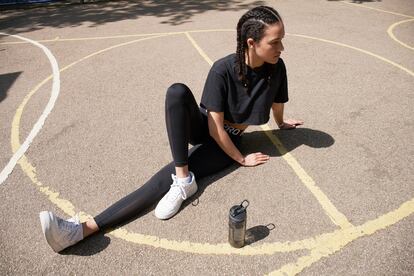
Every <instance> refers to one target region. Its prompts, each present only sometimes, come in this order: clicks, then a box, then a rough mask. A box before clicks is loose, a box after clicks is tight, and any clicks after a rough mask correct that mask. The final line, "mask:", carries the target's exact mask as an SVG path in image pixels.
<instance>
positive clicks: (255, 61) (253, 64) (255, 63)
mask: <svg viewBox="0 0 414 276" xmlns="http://www.w3.org/2000/svg"><path fill="white" fill-rule="evenodd" d="M245 62H246V64H247V65H248V66H249V67H250V68H252V69H254V68H257V67H260V66H262V65H263V64H264V61H263V60H262V59H260V58H257V56H256V55H254V54H253V53H252V52H251V51H248V52H247V53H246V54H245Z"/></svg>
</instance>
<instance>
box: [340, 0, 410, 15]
mask: <svg viewBox="0 0 414 276" xmlns="http://www.w3.org/2000/svg"><path fill="white" fill-rule="evenodd" d="M341 2H342V3H345V4H348V5H352V6H355V7H358V8H365V9H370V10H374V11H379V12H384V13H389V14H394V15H399V16H404V17H408V18H414V16H411V15H406V14H402V13H398V12H392V11H386V10H382V9H377V8H372V7H368V6H365V5H361V4H355V3H350V2H346V1H341Z"/></svg>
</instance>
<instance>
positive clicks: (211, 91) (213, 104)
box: [200, 69, 226, 112]
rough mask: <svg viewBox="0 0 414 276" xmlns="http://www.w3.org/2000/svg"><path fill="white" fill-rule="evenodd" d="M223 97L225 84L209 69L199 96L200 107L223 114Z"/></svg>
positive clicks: (221, 78)
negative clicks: (201, 93)
mask: <svg viewBox="0 0 414 276" xmlns="http://www.w3.org/2000/svg"><path fill="white" fill-rule="evenodd" d="M225 95H226V82H225V80H224V77H223V76H221V75H220V74H218V73H217V72H216V71H214V70H213V69H210V72H209V73H208V76H207V80H206V83H205V85H204V90H203V95H202V96H201V102H200V106H201V107H202V108H205V109H207V110H209V111H215V112H224V108H225Z"/></svg>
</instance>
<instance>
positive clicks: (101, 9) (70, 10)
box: [0, 0, 264, 34]
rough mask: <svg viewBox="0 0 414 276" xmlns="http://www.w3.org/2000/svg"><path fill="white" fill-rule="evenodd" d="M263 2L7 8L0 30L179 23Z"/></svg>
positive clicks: (193, 0) (185, 0) (173, 0)
mask: <svg viewBox="0 0 414 276" xmlns="http://www.w3.org/2000/svg"><path fill="white" fill-rule="evenodd" d="M263 4H264V2H262V1H254V2H251V3H243V1H241V0H239V1H237V0H229V1H213V0H199V1H197V0H168V1H156V0H147V1H138V0H136V1H99V2H95V3H89V4H71V5H60V6H59V5H58V6H43V7H37V8H33V7H32V8H26V9H8V10H6V11H2V14H1V15H0V30H2V31H4V32H6V33H12V34H14V33H21V32H30V31H34V30H39V29H42V28H46V27H54V28H68V27H76V26H79V25H84V24H87V25H89V27H96V26H98V25H103V24H106V23H110V22H117V21H122V20H130V19H138V18H140V17H144V16H156V17H160V18H163V21H162V22H161V23H163V24H169V25H180V24H183V23H187V22H191V21H192V18H193V17H194V16H196V15H199V14H201V13H204V12H208V11H210V10H214V11H238V10H247V9H250V8H252V7H255V6H258V5H263Z"/></svg>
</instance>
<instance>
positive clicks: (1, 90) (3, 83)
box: [0, 72, 22, 103]
mask: <svg viewBox="0 0 414 276" xmlns="http://www.w3.org/2000/svg"><path fill="white" fill-rule="evenodd" d="M21 73H22V72H14V73H8V74H2V75H0V103H1V102H2V101H3V100H4V99H5V98H6V97H7V91H8V90H9V89H10V87H11V86H12V85H13V83H14V82H15V81H16V80H17V78H18V77H19V76H20V74H21Z"/></svg>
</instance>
